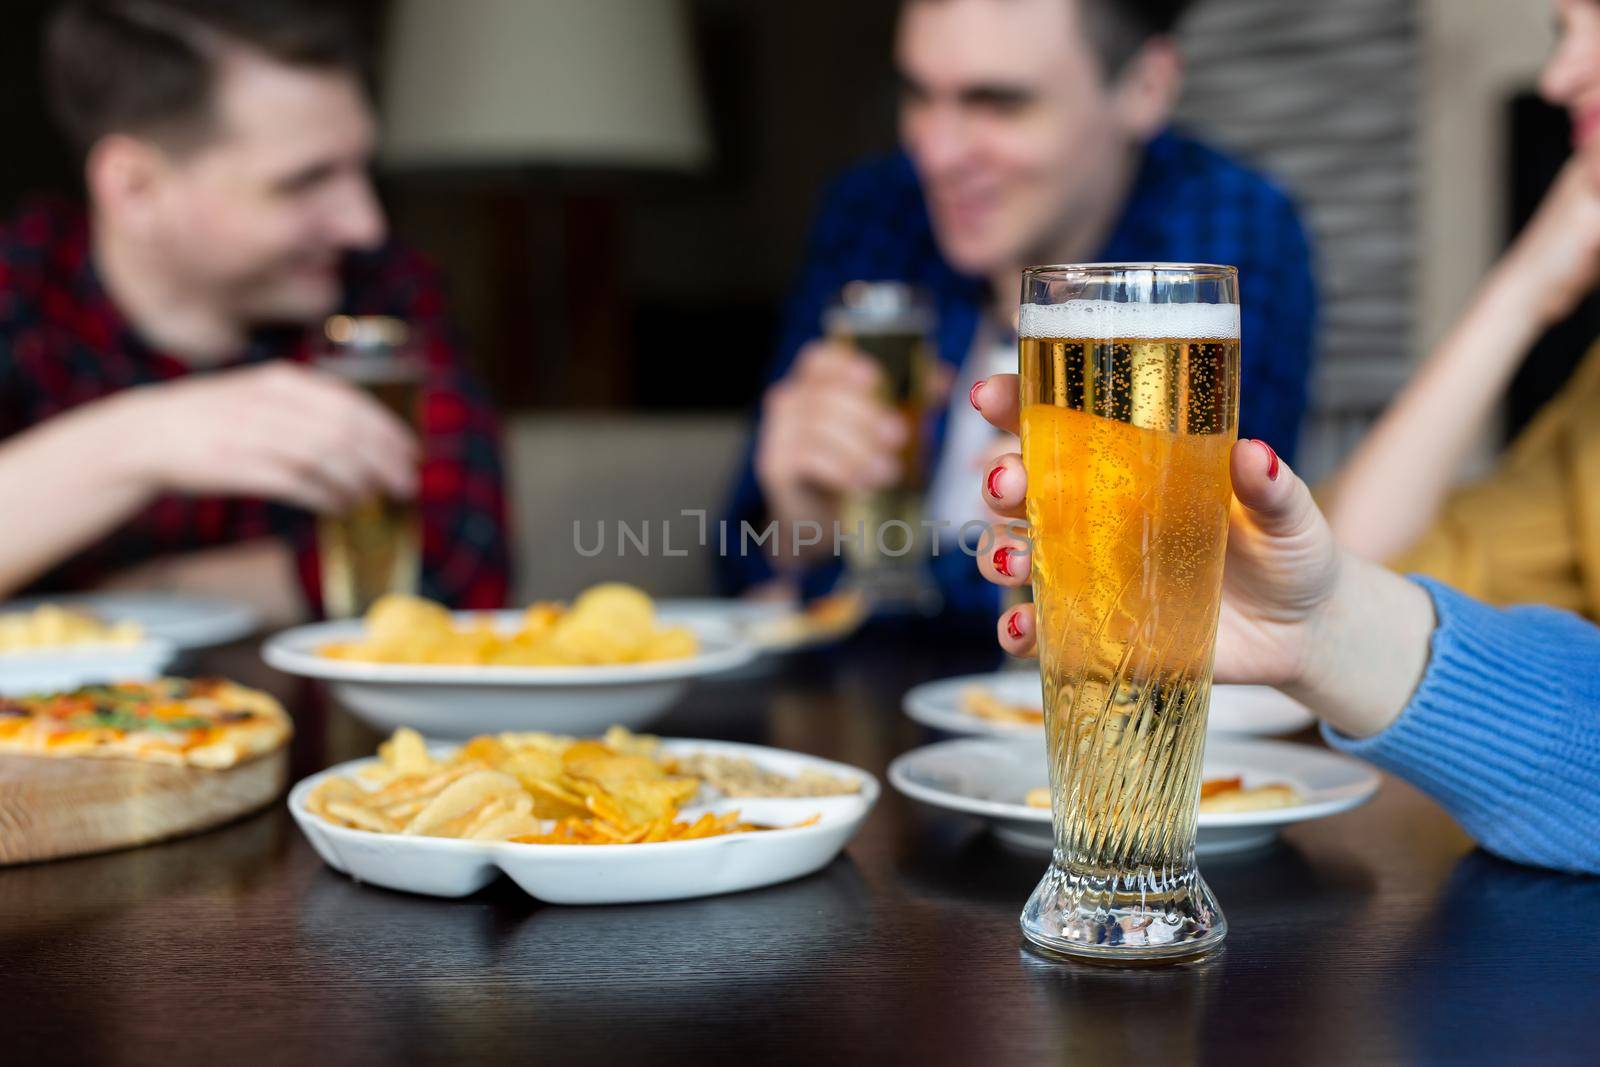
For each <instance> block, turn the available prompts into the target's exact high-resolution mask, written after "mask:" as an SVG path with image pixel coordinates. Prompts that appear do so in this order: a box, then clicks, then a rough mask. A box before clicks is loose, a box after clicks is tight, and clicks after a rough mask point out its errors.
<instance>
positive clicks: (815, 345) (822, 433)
mask: <svg viewBox="0 0 1600 1067" xmlns="http://www.w3.org/2000/svg"><path fill="white" fill-rule="evenodd" d="M881 380H882V374H881V372H880V371H879V369H878V366H877V364H875V363H874V362H873V361H872V360H871V359H869V358H868V357H867V356H865V355H863V354H862V353H860V352H859V351H857V350H856V349H853V348H850V347H849V346H847V345H841V344H837V343H835V342H831V341H824V340H819V341H813V342H811V343H810V344H808V345H806V346H805V347H804V348H802V349H801V350H800V354H799V356H798V357H797V358H796V360H795V363H794V367H793V368H792V369H791V370H790V371H789V373H788V374H787V375H786V376H785V377H784V378H782V379H781V380H779V381H778V382H776V383H775V384H774V385H773V386H772V387H771V388H770V389H768V390H767V393H766V396H765V397H764V398H763V400H762V418H761V432H760V437H759V438H758V440H757V442H756V461H755V469H756V479H757V481H758V482H760V484H761V490H762V492H763V494H764V495H765V497H766V501H767V511H768V514H769V515H770V516H771V517H772V518H773V519H775V520H777V521H778V523H779V530H780V532H779V544H780V548H781V551H782V552H783V553H784V555H785V556H786V557H789V558H793V557H792V554H791V552H792V550H791V549H790V547H789V546H790V543H791V542H790V531H791V530H792V528H793V527H792V524H793V523H796V522H801V521H808V520H809V521H812V522H818V523H821V524H823V525H824V526H827V525H828V524H831V523H832V522H833V521H834V520H835V519H836V518H838V514H839V502H840V499H841V497H843V496H844V494H846V493H855V492H871V491H874V490H878V489H883V488H886V487H888V486H890V485H893V484H894V483H895V481H896V480H898V479H899V477H900V458H899V453H900V449H901V447H902V446H903V445H904V444H905V441H906V435H907V434H908V433H910V427H908V426H907V425H906V420H905V419H904V418H903V417H902V416H901V415H900V414H899V413H898V412H896V411H894V410H892V409H891V408H889V407H888V406H886V405H885V404H884V403H883V402H882V400H880V399H879V393H878V390H879V387H880V385H881ZM826 540H827V539H826V538H824V541H825V542H826ZM819 550H820V546H819Z"/></svg>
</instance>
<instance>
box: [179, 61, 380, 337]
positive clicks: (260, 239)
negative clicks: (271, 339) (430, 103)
mask: <svg viewBox="0 0 1600 1067" xmlns="http://www.w3.org/2000/svg"><path fill="white" fill-rule="evenodd" d="M213 106H214V116H215V119H214V122H215V129H214V130H213V131H211V132H210V133H208V135H207V138H206V140H205V141H204V142H203V143H202V144H200V145H198V146H196V147H193V148H191V149H189V150H187V151H184V152H182V153H179V154H175V155H173V156H172V157H171V159H170V166H169V167H167V168H165V170H164V172H163V176H162V178H161V181H160V186H161V188H160V190H159V193H158V195H157V198H156V202H157V207H156V210H155V211H154V212H153V216H154V219H153V225H152V227H151V232H150V236H151V239H152V242H153V244H154V245H155V248H156V250H157V252H158V254H159V256H160V258H161V260H162V262H163V264H164V265H165V266H166V267H167V268H169V269H170V271H171V274H172V277H173V280H174V281H176V282H177V283H178V284H181V285H186V286H189V287H190V288H191V289H192V290H193V291H196V292H203V293H206V294H208V295H209V296H210V297H211V299H212V300H214V301H215V302H216V303H217V304H218V305H219V306H221V307H222V308H224V309H226V310H227V311H228V312H229V313H230V314H232V315H233V316H235V317H236V318H237V319H238V320H240V321H242V322H247V323H251V324H256V323H263V322H310V321H313V320H315V319H318V318H320V317H321V316H323V315H326V314H328V313H329V312H330V311H333V310H334V309H335V308H336V307H337V305H338V302H339V299H340V296H341V292H340V284H339V273H338V269H339V262H340V259H341V258H342V256H343V255H344V254H345V253H346V252H348V251H350V250H352V249H358V248H370V247H373V246H375V245H377V244H378V243H379V242H381V241H382V240H383V237H384V218H383V214H382V211H381V210H380V208H379V206H378V202H377V198H376V196H375V194H374V192H373V188H372V184H371V180H370V179H369V177H368V174H367V166H368V163H369V161H370V158H371V155H372V152H373V143H374V137H375V130H374V122H373V118H372V113H371V109H370V107H369V106H368V104H367V100H366V97H365V95H364V93H363V91H362V89H361V86H360V85H359V83H358V82H357V80H356V78H355V76H354V75H352V74H350V73H348V72H345V71H340V70H334V69H328V70H321V69H311V68H304V67H294V66H289V65H286V64H282V63H278V62H275V61H272V60H270V59H268V58H266V57H264V56H260V55H257V54H256V53H253V52H248V51H245V50H242V49H241V50H237V51H235V52H234V53H232V54H230V55H229V56H228V57H226V58H225V59H224V60H223V61H222V63H221V65H220V69H219V71H218V78H217V85H216V97H215V99H214V104H213Z"/></svg>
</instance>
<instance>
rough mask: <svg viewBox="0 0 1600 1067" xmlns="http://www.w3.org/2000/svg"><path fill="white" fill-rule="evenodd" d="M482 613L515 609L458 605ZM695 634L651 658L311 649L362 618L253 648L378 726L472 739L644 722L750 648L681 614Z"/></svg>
mask: <svg viewBox="0 0 1600 1067" xmlns="http://www.w3.org/2000/svg"><path fill="white" fill-rule="evenodd" d="M486 615H487V616H488V617H490V618H492V619H494V620H495V621H496V623H497V624H499V625H501V626H504V627H506V628H511V627H513V626H515V625H516V622H517V620H518V619H519V618H520V617H521V615H522V613H521V612H518V611H502V612H457V613H456V618H457V620H458V621H469V620H473V619H480V618H483V617H484V616H486ZM684 625H686V626H688V627H689V628H690V629H691V630H693V631H694V632H695V636H696V637H698V638H699V639H700V647H701V651H700V653H699V654H698V655H694V656H688V657H685V658H683V659H673V660H660V661H657V662H653V663H624V664H618V665H615V666H599V667H484V666H455V665H437V664H424V663H418V664H410V663H360V662H355V661H351V660H336V659H329V658H327V657H326V656H322V655H319V654H318V653H317V649H318V648H320V647H321V646H323V645H325V644H328V643H330V642H334V641H350V640H354V639H355V638H358V637H360V635H361V632H362V626H363V624H362V622H361V620H359V619H349V620H344V621H341V622H324V623H314V624H312V625H310V626H298V627H295V628H294V629H292V630H285V631H284V632H283V633H280V634H277V635H275V636H273V637H272V638H270V639H269V640H268V641H267V642H266V644H264V645H263V646H262V648H261V656H262V658H263V659H264V660H266V661H267V663H268V665H270V666H273V667H276V668H277V669H278V670H281V671H285V672H287V673H289V674H298V675H301V676H303V677H306V678H317V679H320V680H322V681H325V682H327V683H328V685H329V687H330V688H331V690H332V691H333V696H334V699H335V700H337V701H338V702H339V703H340V704H342V705H343V706H344V707H346V708H348V709H349V710H350V711H351V712H352V713H354V714H355V715H356V716H357V717H358V718H360V719H363V720H365V721H366V722H368V723H370V724H371V725H373V726H375V727H377V728H378V729H380V730H393V729H395V728H397V727H400V726H410V727H412V728H414V729H416V730H420V731H421V732H422V733H424V734H427V735H429V736H432V737H461V738H465V737H471V736H473V735H475V734H482V733H499V732H501V731H503V730H546V731H550V732H552V733H572V734H588V733H598V732H599V731H601V730H604V729H605V728H606V727H607V726H610V725H612V724H613V723H614V724H617V725H619V726H626V727H629V728H630V729H632V728H634V727H639V726H643V725H646V724H647V723H649V722H650V721H651V720H652V719H654V718H656V717H657V716H658V715H660V714H661V713H662V712H664V711H666V710H667V709H668V708H669V707H671V706H672V705H673V703H674V702H676V701H677V700H678V698H680V697H681V696H682V695H683V694H684V692H685V691H686V690H687V689H688V687H689V684H690V683H691V682H692V681H694V680H695V679H697V678H704V677H708V676H710V675H714V674H719V673H721V672H723V671H731V670H734V669H736V668H738V667H742V666H744V665H745V664H747V663H749V662H750V661H751V659H753V658H754V656H755V654H756V649H755V647H754V646H753V645H751V644H750V642H749V641H747V640H745V639H743V638H741V637H740V636H738V634H737V633H736V632H734V631H733V630H732V629H731V628H730V627H728V626H726V625H721V624H718V623H715V622H713V621H710V620H686V621H685V623H684Z"/></svg>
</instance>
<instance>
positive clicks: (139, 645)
mask: <svg viewBox="0 0 1600 1067" xmlns="http://www.w3.org/2000/svg"><path fill="white" fill-rule="evenodd" d="M174 654H175V649H174V648H173V646H172V643H171V642H170V641H166V640H161V639H158V638H153V637H151V636H150V635H149V634H147V633H146V632H145V630H144V627H143V626H141V625H140V624H139V623H137V622H134V621H131V620H128V619H122V620H118V621H111V620H108V619H104V618H101V617H99V616H98V615H95V614H92V613H90V612H88V611H85V610H83V609H82V608H81V607H79V606H76V605H64V604H59V603H54V602H50V603H39V604H36V605H33V606H28V605H26V604H25V603H23V602H19V604H18V605H8V606H6V607H4V608H3V609H0V695H6V696H17V695H21V694H25V693H47V692H55V691H58V690H66V689H74V688H77V687H78V686H81V685H90V684H93V683H97V682H112V681H145V680H148V679H151V678H155V677H157V676H158V675H160V674H161V672H162V670H163V669H164V668H165V667H166V666H167V664H169V663H170V662H172V658H173V656H174Z"/></svg>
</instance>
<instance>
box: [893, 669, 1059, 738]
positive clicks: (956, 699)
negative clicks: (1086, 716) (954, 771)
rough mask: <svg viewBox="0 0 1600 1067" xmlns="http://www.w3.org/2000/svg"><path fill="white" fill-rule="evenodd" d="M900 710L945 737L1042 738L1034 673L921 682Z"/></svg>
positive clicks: (1038, 688) (1040, 695) (1040, 688)
mask: <svg viewBox="0 0 1600 1067" xmlns="http://www.w3.org/2000/svg"><path fill="white" fill-rule="evenodd" d="M904 707H905V712H906V714H907V715H909V716H911V718H912V719H914V720H916V721H917V722H920V723H921V724H922V725H924V726H931V727H933V728H934V729H936V730H944V731H946V732H947V733H952V734H975V735H980V736H993V737H1043V736H1044V689H1043V686H1042V685H1041V684H1040V682H1039V672H1038V671H1037V670H1009V671H996V672H994V673H992V674H969V675H964V676H962V677H960V678H944V679H941V680H940V681H937V682H925V683H923V684H922V685H919V686H916V687H915V688H913V689H911V690H910V691H909V692H907V693H906V695H905V700H904Z"/></svg>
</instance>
